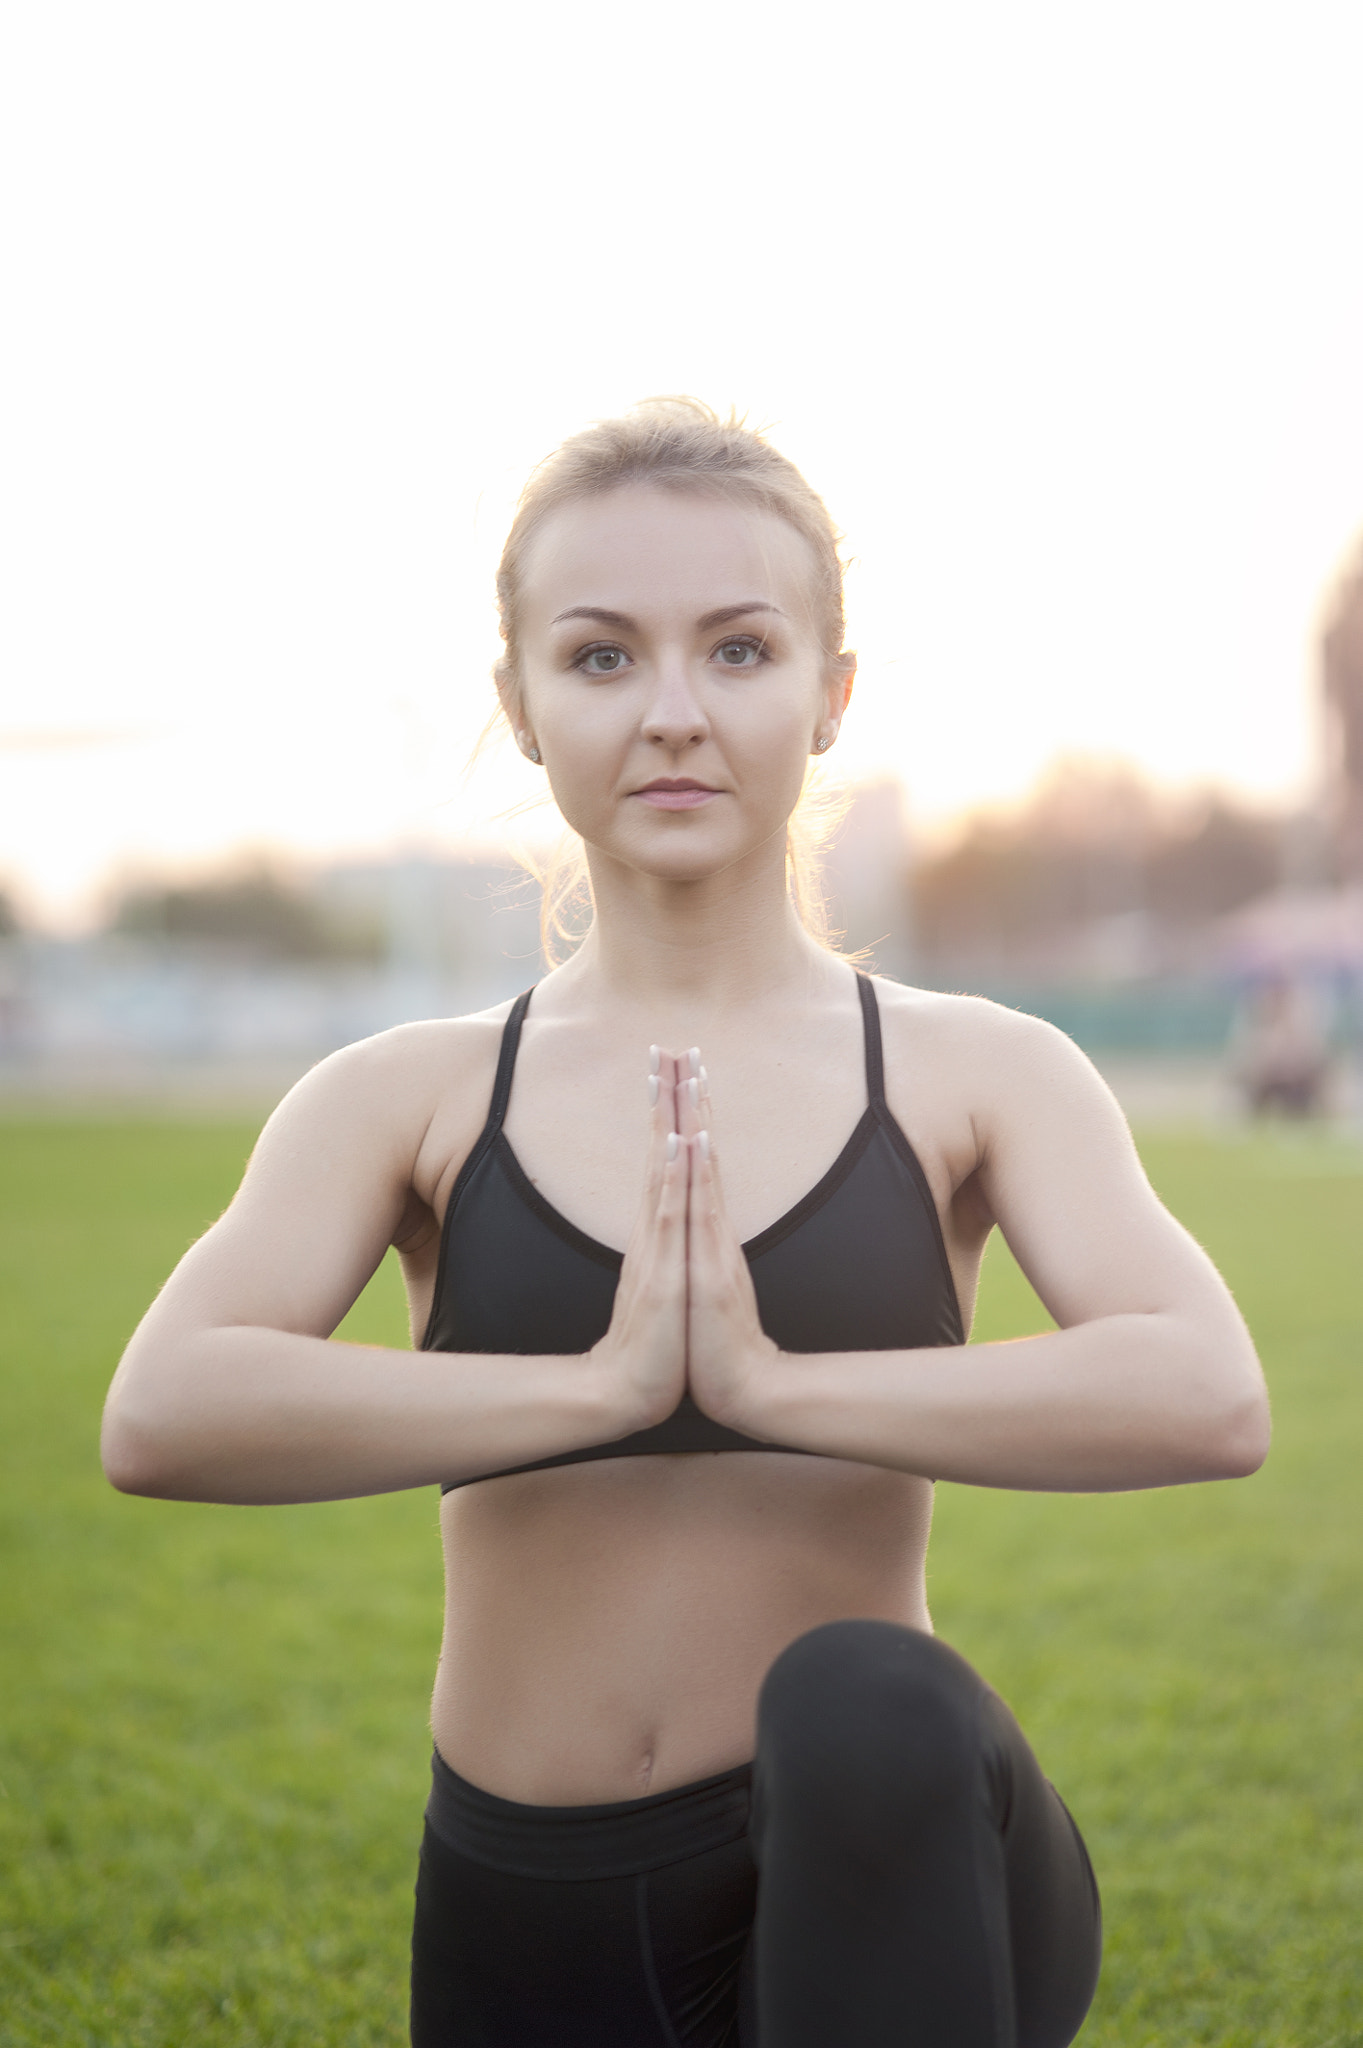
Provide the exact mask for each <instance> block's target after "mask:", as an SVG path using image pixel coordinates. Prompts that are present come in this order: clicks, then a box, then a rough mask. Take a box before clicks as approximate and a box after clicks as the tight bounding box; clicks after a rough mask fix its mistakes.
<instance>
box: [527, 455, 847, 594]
mask: <svg viewBox="0 0 1363 2048" xmlns="http://www.w3.org/2000/svg"><path fill="white" fill-rule="evenodd" d="M812 574H813V562H812V559H811V554H810V549H809V544H808V542H807V541H806V540H805V538H804V536H803V535H802V534H800V533H797V532H796V530H795V528H794V527H793V526H791V525H790V524H789V523H788V522H787V521H786V520H784V519H782V518H780V517H779V516H778V515H777V514H776V513H774V512H767V511H765V510H763V509H762V508H761V507H760V506H756V505H747V504H744V503H743V502H742V501H741V500H735V499H733V498H721V497H719V496H717V495H711V494H709V493H706V492H700V491H692V490H663V489H660V488H658V487H657V486H656V485H653V486H650V485H634V484H631V485H623V486H621V488H619V489H618V490H614V491H607V492H605V493H603V494H602V495H600V496H598V497H594V498H580V499H576V500H574V501H573V502H572V503H570V504H567V505H561V506H560V507H559V508H558V509H557V511H555V512H552V513H550V514H549V516H548V517H547V518H546V519H545V521H544V523H543V525H542V526H541V527H540V528H539V530H538V531H537V532H536V534H535V536H534V538H533V540H532V541H531V543H530V546H529V548H528V550H527V554H526V560H525V564H524V568H523V571H522V581H521V592H520V596H521V606H522V610H523V616H524V618H525V623H526V625H527V626H530V627H531V628H532V629H533V627H534V626H536V625H544V624H547V623H548V621H550V620H551V619H553V618H554V617H555V616H556V615H557V613H559V612H560V611H565V610H567V609H568V607H569V606H571V605H599V606H600V607H601V608H602V609H604V610H607V611H618V612H624V613H626V614H627V615H628V616H630V617H631V618H641V617H644V616H648V617H652V618H664V617H667V618H670V617H673V616H677V617H687V616H692V617H699V616H700V615H701V614H702V613H704V612H707V611H714V610H717V609H718V608H719V607H720V606H722V605H726V604H741V603H745V602H747V601H748V600H750V599H757V598H764V599H766V600H767V602H769V603H772V604H777V605H779V606H780V607H781V608H782V610H783V611H785V612H786V613H787V615H788V616H789V617H790V618H791V619H792V621H794V622H797V623H798V622H800V621H803V619H804V617H805V614H806V612H807V610H808V588H809V585H810V583H811V581H812Z"/></svg>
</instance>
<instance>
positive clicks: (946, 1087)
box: [875, 976, 1125, 1140]
mask: <svg viewBox="0 0 1363 2048" xmlns="http://www.w3.org/2000/svg"><path fill="white" fill-rule="evenodd" d="M875 990H876V998H877V1002H878V1005H879V1009H880V1015H881V1030H882V1036H883V1039H884V1045H885V1068H886V1079H887V1088H889V1089H891V1090H893V1088H894V1085H895V1082H896V1081H897V1080H898V1081H899V1082H900V1085H901V1086H903V1085H904V1077H906V1076H913V1077H918V1078H919V1079H920V1080H921V1083H922V1085H923V1086H925V1087H928V1088H930V1089H931V1090H932V1092H933V1093H934V1094H935V1095H936V1096H937V1097H938V1099H939V1100H943V1101H946V1102H950V1103H952V1104H954V1105H955V1106H956V1107H957V1108H958V1109H959V1110H960V1111H961V1112H963V1113H965V1114H966V1115H968V1116H969V1118H970V1120H971V1123H972V1126H973V1127H974V1129H975V1131H976V1133H977V1134H978V1135H979V1136H980V1138H981V1139H982V1140H985V1139H987V1137H988V1136H990V1135H993V1134H995V1133H996V1132H997V1131H998V1129H999V1128H1000V1126H1001V1125H1011V1124H1015V1123H1016V1122H1017V1121H1018V1119H1020V1118H1022V1119H1025V1118H1028V1117H1030V1116H1033V1115H1037V1114H1045V1115H1050V1114H1054V1113H1056V1112H1057V1111H1068V1112H1073V1111H1079V1112H1085V1111H1086V1112H1087V1113H1088V1114H1090V1115H1094V1116H1097V1118H1098V1119H1099V1120H1100V1121H1102V1122H1108V1123H1111V1122H1113V1120H1115V1122H1116V1123H1117V1124H1118V1125H1121V1126H1122V1127H1123V1128H1124V1123H1125V1120H1124V1119H1123V1117H1122V1114H1121V1111H1120V1110H1119V1109H1118V1107H1117V1104H1116V1101H1115V1099H1114V1098H1113V1096H1112V1094H1111V1091H1110V1090H1109V1088H1108V1086H1107V1083H1106V1082H1105V1081H1104V1080H1103V1078H1102V1076H1101V1075H1100V1074H1099V1072H1098V1070H1097V1068H1096V1067H1095V1066H1094V1065H1093V1063H1092V1061H1091V1060H1090V1059H1089V1058H1088V1057H1087V1055H1086V1054H1084V1053H1083V1052H1081V1051H1080V1049H1079V1047H1078V1046H1077V1045H1076V1044H1075V1042H1074V1040H1073V1039H1072V1038H1069V1037H1067V1035H1066V1034H1065V1033H1064V1032H1063V1031H1060V1030H1057V1028H1056V1026H1055V1025H1054V1024H1048V1023H1047V1022H1046V1020H1045V1019H1044V1018H1042V1017H1033V1016H1031V1015H1029V1014H1028V1013H1027V1012H1026V1011H1023V1010H1011V1009H1009V1008H1008V1007H1007V1006H1006V1005H1005V1004H1003V1003H995V1002H991V1001H990V1000H989V998H988V997H986V996H972V995H947V994H943V993H940V992H938V991H937V990H935V989H919V988H910V987H906V986H904V985H903V984H901V983H899V982H893V981H886V980H883V979H882V978H881V977H880V976H876V977H875Z"/></svg>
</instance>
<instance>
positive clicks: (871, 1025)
mask: <svg viewBox="0 0 1363 2048" xmlns="http://www.w3.org/2000/svg"><path fill="white" fill-rule="evenodd" d="M857 994H858V995H859V996H860V997H861V1023H862V1030H863V1032H864V1034H865V1038H866V1093H867V1096H868V1098H869V1099H870V1104H871V1107H872V1109H884V1107H885V1057H884V1054H883V1053H882V1051H881V1046H880V1005H879V1003H878V1002H877V1001H876V985H875V983H874V982H873V981H872V979H871V977H870V975H869V974H863V973H862V972H861V970H860V968H858V970H857Z"/></svg>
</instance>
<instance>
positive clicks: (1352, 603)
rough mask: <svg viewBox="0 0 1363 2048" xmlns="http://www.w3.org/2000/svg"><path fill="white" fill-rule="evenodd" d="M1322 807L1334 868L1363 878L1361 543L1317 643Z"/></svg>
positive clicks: (1342, 877) (1350, 878)
mask: <svg viewBox="0 0 1363 2048" xmlns="http://www.w3.org/2000/svg"><path fill="white" fill-rule="evenodd" d="M1320 675H1321V689H1322V696H1323V699H1324V711H1325V730H1326V762H1325V809H1326V819H1327V823H1328V827H1329V833H1330V838H1331V840H1332V842H1333V854H1334V859H1333V862H1332V867H1333V872H1334V876H1335V878H1336V879H1338V880H1339V881H1342V882H1360V881H1363V543H1360V545H1359V547H1358V548H1357V549H1356V551H1355V553H1354V555H1353V558H1352V560H1351V561H1350V562H1349V564H1348V565H1347V567H1346V568H1345V570H1344V572H1343V574H1342V575H1341V576H1340V578H1339V581H1338V584H1337V586H1336V588H1335V592H1334V595H1333V598H1332V600H1331V603H1330V606H1329V610H1328V613H1327V616H1326V622H1325V629H1324V631H1323V633H1322V635H1321V648H1320Z"/></svg>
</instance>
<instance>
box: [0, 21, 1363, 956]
mask: <svg viewBox="0 0 1363 2048" xmlns="http://www.w3.org/2000/svg"><path fill="white" fill-rule="evenodd" d="M1360 62H1363V16H1360V14H1359V12H1358V10H1357V9H1356V8H1353V7H1348V6H1343V5H1336V6H1312V5H1310V4H1306V5H1295V6H1293V7H1290V8H1289V7H1287V6H1286V5H1277V6H1268V7H1264V8H1253V9H1249V8H1244V7H1232V6H1230V5H1227V4H1217V5H1205V4H1204V5H1199V4H1197V0H1192V4H1188V0H1184V4H1181V5H1178V6H1174V5H1170V4H1155V5H1147V6H1144V7H1141V8H1135V7H1126V8H1095V7H1092V6H1081V5H1071V6H1057V5H1047V4H1044V0H1043V4H1040V5H1037V6H1034V7H1029V8H1019V7H1016V6H1004V5H1002V4H997V5H987V6H978V5H976V6H971V5H964V6H960V7H951V8H946V7H941V6H934V7H931V8H929V7H927V6H921V5H916V6H910V7H906V8H893V9H891V8H888V7H885V6H878V7H871V6H867V5H863V4H857V0H854V4H852V5H851V6H848V7H842V8H838V9H833V10H828V9H826V8H822V7H821V8H818V9H815V8H812V7H802V6H799V5H795V6H791V5H789V4H783V5H781V6H779V7H777V6H758V5H754V4H751V0H738V4H737V5H727V6H724V7H719V6H713V5H706V4H701V5H698V6H692V7H690V8H688V9H687V10H685V11H684V13H682V14H679V13H677V11H675V10H663V9H659V8H653V7H647V6H639V5H638V4H631V5H629V6H625V5H612V4H600V0H588V4H587V5H586V6H585V7H582V8H575V9H564V8H550V7H547V6H546V7H543V8H525V7H521V8H511V7H497V8H492V7H488V8H483V9H480V10H474V9H472V8H469V7H457V8H451V7H447V6H436V5H408V4H401V0H398V4H395V5H390V6H387V7H383V8H377V7H371V8H344V7H341V8H338V7H335V6H332V7H323V6H321V5H320V4H313V0H307V4H301V0H292V4H291V0H272V4H270V5H269V6H265V5H259V4H250V0H239V4H238V5H236V6H234V7H232V8H225V7H211V8H205V7H185V6H182V5H175V6H172V5H156V6H151V5H144V4H136V0H128V4H125V5H122V6H119V7H116V8H110V7H107V6H96V5H93V4H87V5H70V4H63V0H49V4H46V5H44V6H42V7H29V8H20V9H13V10H10V12H9V15H8V18H7V26H6V27H5V29H4V31H3V41H2V43H0V164H2V166H3V184H4V190H5V193H6V195H7V196H6V200H5V204H6V207H7V209H8V211H7V214H6V218H5V222H4V227H3V248H2V250H0V254H2V256H3V265H4V274H5V277H6V280H7V285H8V294H7V296H8V300H9V311H8V313H7V315H6V319H5V323H4V333H3V338H0V351H3V358H4V377H3V393H4V395H3V399H0V404H3V407H4V409H5V414H6V418H5V425H4V431H3V446H4V454H3V482H2V483H0V491H2V492H3V520H4V538H3V564H4V576H5V580H6V583H7V584H8V592H7V595H6V598H5V602H4V607H3V621H2V622H0V882H4V883H5V884H6V885H7V886H9V887H10V888H11V889H12V890H13V891H14V892H15V893H16V895H17V896H18V898H19V900H20V901H21V903H23V904H24V905H26V906H27V907H28V908H29V909H30V910H31V912H33V913H34V914H42V915H46V916H47V917H49V918H52V919H57V920H61V919H66V920H70V919H73V918H78V917H79V916H80V915H82V914H84V913H85V912H86V911H88V907H89V905H90V903H91V901H92V900H93V898H94V895H95V893H96V892H97V891H98V889H99V888H100V887H101V886H103V885H104V883H105V881H106V880H107V878H108V877H109V876H110V875H111V874H114V873H116V872H119V871H126V870H128V869H130V868H138V867H141V868H147V867H153V866H156V865H159V864H165V863H175V862H209V861H213V860H216V859H218V858H220V857H221V856H222V855H223V854H224V853H225V852H227V851H228V850H230V849H232V848H233V847H236V846H239V845H242V844H251V845H256V846H272V847H278V848H282V849H285V850H290V849H291V850H294V851H297V852H299V853H302V854H305V855H309V856H313V857H319V858H321V857H327V858H330V857H333V856H341V855H345V854H348V853H352V852H353V853H367V852H375V851H382V850H385V849H390V848H395V847H402V846H407V847H411V846H414V845H421V846H453V845H456V844H459V843H461V842H464V841H466V840H467V839H469V837H470V836H472V837H473V838H475V839H477V840H479V841H480V842H483V843H485V842H486V840H487V838H488V837H489V836H492V835H494V834H495V831H496V827H495V824H494V822H493V821H494V820H495V818H496V815H497V813H498V812H499V811H501V810H502V809H504V808H505V806H506V805H508V804H510V803H514V802H515V801H516V800H517V799H519V798H521V797H523V796H526V795H529V794H530V793H531V792H532V791H533V790H534V789H535V787H536V781H535V771H533V770H532V769H530V768H528V767H526V766H525V764H523V763H521V762H520V761H519V760H518V759H516V758H515V757H514V756H513V755H511V754H510V753H509V751H507V750H503V751H501V752H498V751H497V750H495V749H494V750H492V751H491V752H490V753H489V754H488V755H487V757H486V759H485V760H484V762H483V763H482V764H481V765H480V766H479V768H478V769H477V770H476V771H475V772H474V773H473V774H472V775H471V776H467V777H466V776H465V774H464V764H465V761H466V759H467V756H468V753H469V750H470V747H471V744H472V741H473V738H474V736H475V734H476V733H477V731H478V729H479V727H480V726H481V725H482V723H483V721H484V719H485V717H486V715H487V712H488V709H489V708H490V701H491V698H490V685H489V682H488V670H489V667H490V664H491V661H492V659H493V658H494V656H495V653H496V651H497V644H498V643H497V638H496V628H495V619H494V614H493V609H492V598H491V588H492V574H493V568H494V565H495V561H496V556H497V552H498V550H499V547H500V543H501V540H502V537H503V535H504V532H505V529H506V525H507V523H508V521H509V518H510V514H511V509H512V506H513V504H514V500H515V496H516V492H517V490H518V488H519V486H520V484H521V482H522V481H523V479H524V476H525V473H526V471H527V470H528V469H529V467H530V466H531V465H532V464H533V463H534V462H535V461H536V460H537V459H538V458H539V457H540V456H542V455H543V454H545V453H546V452H547V451H548V450H549V449H550V448H551V447H552V446H554V445H555V443H556V442H557V441H558V440H560V439H561V438H562V437H563V436H564V434H566V433H568V432H571V431H573V430H574V429H575V428H577V427H578V426H580V425H582V424H584V423H585V422H586V421H587V420H589V419H591V418H592V417H595V416H600V415H602V414H604V413H609V412H612V411H618V410H620V409H622V408H623V407H624V406H626V405H627V404H628V403H629V402H630V401H631V400H633V399H635V398H638V397H641V396H645V395H648V394H650V393H654V392H668V391H686V392H693V393H696V394H697V395H699V396H701V397H704V398H706V399H708V400H710V401H711V402H712V403H714V404H716V405H718V406H721V407H727V406H729V405H730V404H731V403H734V404H737V405H738V406H739V407H740V408H741V409H743V410H745V411H746V412H747V413H748V414H749V416H750V418H752V419H753V420H755V421H757V422H759V423H763V422H769V423H771V425H772V427H773V435H774V439H775V440H776V442H777V444H778V445H779V446H780V447H781V448H782V449H783V450H784V451H785V452H786V453H788V454H789V455H790V456H792V457H793V458H794V460H795V461H796V462H798V463H799V464H800V465H801V466H802V467H803V468H804V469H805V471H806V473H807V475H808V476H809V478H810V480H811V481H812V482H813V483H814V484H815V486H816V487H817V488H819V489H820V490H821V491H822V492H823V493H824V495H825V496H826V498H827V500H828V502H829V505H830V507H831V509H832V511H833V514H834V517H835V518H836V519H837V520H838V521H839V523H840V524H841V525H842V527H843V528H844V530H845V532H846V535H847V546H848V552H849V554H850V555H851V556H852V557H853V559H854V566H853V569H852V572H851V576H850V579H849V604H850V613H851V632H852V642H853V644H854V645H856V646H857V647H858V648H859V651H860V655H861V680H860V682H859V685H858V691H857V697H856V700H855V703H854V706H853V710H852V713H851V714H850V716H849V718H848V721H847V724H846V727H845V729H844V736H843V739H842V740H841V742H840V744H839V747H838V749H837V753H836V756H835V757H834V758H835V760H836V763H837V765H838V767H839V768H840V769H841V770H842V771H843V772H844V773H847V774H849V775H851V776H854V777H861V776H865V775H870V774H881V773H885V772H887V771H891V772H894V773H897V774H898V775H899V776H900V777H902V779H903V782H904V784H905V788H906V791H907V795H908V801H909V806H910V812H911V815H913V816H915V817H917V818H918V819H919V820H920V821H923V822H926V823H929V824H930V823H932V822H933V821H937V820H941V819H942V818H943V817H945V816H947V815H949V814H951V813H953V812H955V811H957V810H959V809H960V808H962V807H963V806H967V805H971V804H974V803H977V802H980V801H986V800H990V799H994V798H1000V797H1007V796H1010V795H1013V794H1016V793H1018V792H1020V791H1021V790H1022V789H1023V788H1024V787H1026V786H1027V785H1028V784H1029V783H1030V782H1031V781H1032V780H1033V779H1034V778H1035V776H1036V775H1037V773H1038V772H1039V771H1040V770H1041V769H1042V767H1043V766H1044V764H1045V763H1046V762H1047V761H1048V760H1050V759H1052V758H1053V757H1054V756H1055V755H1056V754H1057V753H1061V752H1067V753H1073V752H1084V753H1098V754H1105V755H1107V754H1120V755H1124V756H1126V757H1127V758H1129V759H1130V760H1132V761H1134V762H1135V763H1137V764H1138V765H1139V766H1141V767H1142V768H1144V769H1145V770H1146V771H1148V772H1149V773H1150V774H1151V775H1152V776H1154V777H1157V778H1159V779H1160V780H1163V781H1169V782H1174V783H1187V782H1192V781H1200V780H1209V779H1210V780H1215V781H1217V782H1219V783H1221V784H1223V785H1228V786H1231V787H1234V788H1238V789H1240V790H1242V791H1245V792H1248V793H1251V794H1258V795H1263V796H1268V797H1273V798H1275V799H1276V798H1283V797H1287V796H1299V795H1300V794H1302V793H1303V792H1304V791H1305V790H1306V789H1307V788H1308V787H1309V783H1310V778H1311V775H1312V773H1313V761H1314V757H1315V749H1316V745H1317V740H1316V735H1315V731H1314V726H1313V716H1312V712H1311V661H1312V636H1313V632H1314V629H1315V624H1316V621H1317V617H1318V610H1319V605H1320V602H1321V598H1322V593H1323V591H1324V589H1325V587H1326V585H1327V583H1328V580H1329V578H1330V576H1331V575H1332V573H1333V572H1334V571H1335V569H1336V568H1337V567H1338V565H1339V563H1340V561H1341V559H1342V557H1343V556H1344V554H1345V553H1346V551H1347V550H1348V548H1349V547H1350V545H1351V544H1352V543H1353V541H1354V539H1355V537H1356V535H1357V534H1358V532H1359V530H1360V529H1363V380H1360V376H1359V366H1360V364H1363V264H1360V262H1359V260H1358V250H1359V246H1360V232H1361V231H1360V222H1359V193H1360V184H1359V173H1358V132H1359V120H1358V87H1357V81H1358V77H1359V66H1360Z"/></svg>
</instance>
